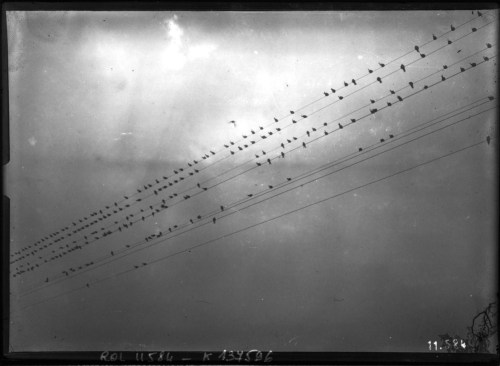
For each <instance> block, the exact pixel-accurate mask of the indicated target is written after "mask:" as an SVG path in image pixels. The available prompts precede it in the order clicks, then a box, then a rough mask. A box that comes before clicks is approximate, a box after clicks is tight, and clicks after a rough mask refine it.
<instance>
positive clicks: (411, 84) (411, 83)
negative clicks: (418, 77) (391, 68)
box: [408, 81, 413, 89]
mask: <svg viewBox="0 0 500 366" xmlns="http://www.w3.org/2000/svg"><path fill="white" fill-rule="evenodd" d="M408 84H410V86H411V88H412V89H413V82H412V81H410V82H409V83H408Z"/></svg>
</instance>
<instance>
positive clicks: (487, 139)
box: [486, 136, 491, 145]
mask: <svg viewBox="0 0 500 366" xmlns="http://www.w3.org/2000/svg"><path fill="white" fill-rule="evenodd" d="M490 141H491V137H490V136H486V143H487V144H488V145H489V144H490Z"/></svg>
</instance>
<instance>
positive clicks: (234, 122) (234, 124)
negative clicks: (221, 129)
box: [228, 121, 236, 127]
mask: <svg viewBox="0 0 500 366" xmlns="http://www.w3.org/2000/svg"><path fill="white" fill-rule="evenodd" d="M228 123H229V124H231V123H232V124H233V126H234V127H236V121H229V122H228Z"/></svg>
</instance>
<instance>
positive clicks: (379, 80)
mask: <svg viewBox="0 0 500 366" xmlns="http://www.w3.org/2000/svg"><path fill="white" fill-rule="evenodd" d="M377 81H378V82H379V83H380V84H382V79H381V78H380V76H379V77H378V78H377Z"/></svg>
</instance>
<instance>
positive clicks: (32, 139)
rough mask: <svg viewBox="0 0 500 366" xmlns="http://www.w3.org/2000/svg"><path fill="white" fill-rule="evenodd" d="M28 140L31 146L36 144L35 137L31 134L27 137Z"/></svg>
mask: <svg viewBox="0 0 500 366" xmlns="http://www.w3.org/2000/svg"><path fill="white" fill-rule="evenodd" d="M28 142H29V143H30V145H31V146H35V145H36V138H34V137H33V136H31V137H30V138H29V139H28Z"/></svg>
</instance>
